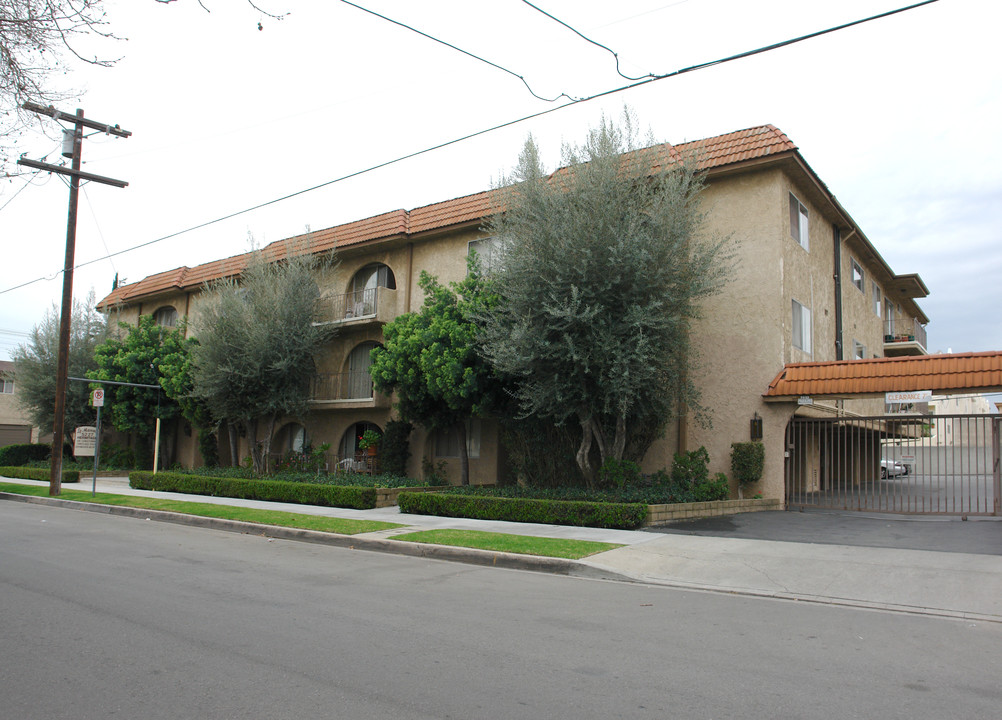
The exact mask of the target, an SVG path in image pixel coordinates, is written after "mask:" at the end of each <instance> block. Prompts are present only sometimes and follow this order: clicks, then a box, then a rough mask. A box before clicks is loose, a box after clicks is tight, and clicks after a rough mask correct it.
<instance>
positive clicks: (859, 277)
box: [851, 258, 866, 293]
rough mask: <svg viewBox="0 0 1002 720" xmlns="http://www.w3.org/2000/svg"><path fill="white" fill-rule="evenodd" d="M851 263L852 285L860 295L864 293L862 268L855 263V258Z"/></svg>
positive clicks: (864, 285)
mask: <svg viewBox="0 0 1002 720" xmlns="http://www.w3.org/2000/svg"><path fill="white" fill-rule="evenodd" d="M851 262H852V284H853V285H855V286H856V289H858V290H859V291H860V292H861V293H866V283H865V276H864V275H863V267H862V266H861V265H860V264H859V263H858V262H856V260H855V258H853V259H852V260H851Z"/></svg>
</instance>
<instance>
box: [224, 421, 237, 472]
mask: <svg viewBox="0 0 1002 720" xmlns="http://www.w3.org/2000/svg"><path fill="white" fill-rule="evenodd" d="M226 427H227V428H228V431H229V436H230V467H240V446H239V440H238V438H237V425H236V423H234V422H231V421H227V423H226Z"/></svg>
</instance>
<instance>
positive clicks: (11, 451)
mask: <svg viewBox="0 0 1002 720" xmlns="http://www.w3.org/2000/svg"><path fill="white" fill-rule="evenodd" d="M51 455H52V446H51V445H42V444H39V443H21V444H19V445H7V446H5V447H2V448H0V466H3V467H13V466H14V465H27V464H28V463H30V462H33V461H35V460H48V459H49V457H50V456H51Z"/></svg>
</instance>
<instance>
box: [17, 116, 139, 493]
mask: <svg viewBox="0 0 1002 720" xmlns="http://www.w3.org/2000/svg"><path fill="white" fill-rule="evenodd" d="M23 107H24V109H25V110H29V111H31V112H33V113H38V114H39V115H48V116H49V117H51V118H53V119H55V120H56V121H62V120H65V121H69V122H72V123H73V130H72V133H73V135H72V139H73V149H72V153H71V155H70V157H71V158H72V165H71V167H70V168H66V167H63V166H62V165H49V164H48V163H43V162H37V161H35V160H27V159H25V158H21V159H20V160H18V161H17V164H18V165H24V166H26V167H30V168H35V169H36V170H47V171H49V172H54V173H59V174H60V175H69V176H70V209H69V217H68V218H67V221H66V258H65V261H64V263H63V303H62V308H61V310H60V315H59V360H58V364H57V367H56V406H55V420H54V421H53V424H52V461H51V465H50V467H49V495H58V494H59V493H60V492H61V491H62V471H63V422H64V419H65V416H66V376H67V375H68V374H69V373H68V370H69V355H70V316H71V315H72V314H73V264H74V255H75V254H76V241H77V197H78V195H79V193H80V180H81V178H82V179H84V180H90V181H93V182H98V183H102V184H105V185H114V186H115V187H120V188H124V187H125V186H126V185H128V183H127V182H123V181H122V180H113V179H112V178H106V177H101V176H100V175H92V174H91V173H85V172H81V170H80V158H81V155H82V151H83V129H84V128H85V127H87V128H92V129H94V130H100V131H103V132H105V133H107V134H109V135H117V136H118V137H129V136H130V135H132V133H131V132H128V131H125V130H122V129H121V128H119V127H118V125H115V126H114V127H112V126H110V125H105V124H103V123H98V122H94V121H93V120H85V119H84V112H83V110H80V109H79V108H78V109H77V112H76V115H69V114H67V113H63V112H60V111H59V110H56V109H55V108H53V107H52V106H51V105H50V106H49V107H43V106H41V105H36V104H34V103H25V104H24V105H23ZM68 132H71V131H69V130H65V131H64V133H68ZM64 139H65V137H64ZM63 155H66V147H65V142H64V146H63Z"/></svg>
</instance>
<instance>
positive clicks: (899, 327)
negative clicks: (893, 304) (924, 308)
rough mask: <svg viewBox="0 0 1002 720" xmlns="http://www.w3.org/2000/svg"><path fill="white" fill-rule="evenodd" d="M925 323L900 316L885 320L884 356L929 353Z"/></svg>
mask: <svg viewBox="0 0 1002 720" xmlns="http://www.w3.org/2000/svg"><path fill="white" fill-rule="evenodd" d="M927 347H928V346H927V340H926V332H925V325H923V324H922V323H920V322H919V321H918V320H916V319H915V318H910V317H898V318H889V319H887V320H885V321H884V356H885V357H898V356H901V355H928V354H929V351H928V350H927V349H926V348H927Z"/></svg>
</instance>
